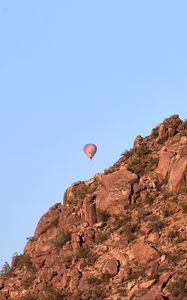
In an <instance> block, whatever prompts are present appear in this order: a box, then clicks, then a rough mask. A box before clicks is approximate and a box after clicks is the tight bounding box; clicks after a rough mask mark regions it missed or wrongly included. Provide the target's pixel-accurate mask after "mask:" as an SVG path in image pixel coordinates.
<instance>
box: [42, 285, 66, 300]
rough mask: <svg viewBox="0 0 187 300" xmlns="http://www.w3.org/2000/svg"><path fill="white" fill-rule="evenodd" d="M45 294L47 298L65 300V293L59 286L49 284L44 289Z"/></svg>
mask: <svg viewBox="0 0 187 300" xmlns="http://www.w3.org/2000/svg"><path fill="white" fill-rule="evenodd" d="M44 294H45V295H46V296H47V300H63V299H64V295H63V292H61V291H60V290H59V289H58V288H54V287H52V286H48V287H46V288H45V290H44Z"/></svg>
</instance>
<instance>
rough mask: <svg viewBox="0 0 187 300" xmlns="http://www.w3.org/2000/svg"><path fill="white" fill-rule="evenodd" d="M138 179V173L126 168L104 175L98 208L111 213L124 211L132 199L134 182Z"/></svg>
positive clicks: (98, 191)
mask: <svg viewBox="0 0 187 300" xmlns="http://www.w3.org/2000/svg"><path fill="white" fill-rule="evenodd" d="M137 181H138V177H137V175H136V174H133V173H131V172H129V171H128V170H127V169H125V168H123V169H120V170H119V171H116V172H113V173H109V174H107V175H105V176H103V180H102V184H101V186H100V187H99V189H98V190H97V195H96V209H97V210H98V211H107V212H108V213H111V214H120V213H123V212H124V209H125V207H126V206H127V205H128V204H129V201H130V196H131V193H132V184H133V183H135V182H137Z"/></svg>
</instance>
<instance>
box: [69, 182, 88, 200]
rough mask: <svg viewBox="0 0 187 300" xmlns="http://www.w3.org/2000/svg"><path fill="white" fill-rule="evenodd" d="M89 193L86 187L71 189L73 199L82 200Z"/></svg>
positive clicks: (80, 186) (79, 186)
mask: <svg viewBox="0 0 187 300" xmlns="http://www.w3.org/2000/svg"><path fill="white" fill-rule="evenodd" d="M89 192H90V187H89V186H86V185H78V186H75V187H74V189H73V194H74V197H75V198H78V199H81V200H82V199H84V198H85V196H86V195H87V194H88V193H89Z"/></svg>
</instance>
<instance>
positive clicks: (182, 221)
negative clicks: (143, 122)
mask: <svg viewBox="0 0 187 300" xmlns="http://www.w3.org/2000/svg"><path fill="white" fill-rule="evenodd" d="M186 249H187V121H182V120H181V119H180V118H179V116H178V115H173V116H171V117H170V118H167V119H165V120H164V122H163V123H161V124H159V125H158V126H157V127H156V128H154V129H153V130H152V131H151V134H150V135H149V136H147V137H145V138H142V137H141V136H137V138H136V139H135V141H134V144H133V148H132V149H131V150H129V151H125V152H124V153H123V154H122V155H121V157H120V159H119V160H118V161H117V162H116V163H115V164H114V165H113V166H112V167H110V168H108V169H106V170H105V171H104V173H102V174H99V173H98V174H96V175H95V177H94V178H92V179H90V180H88V181H84V182H81V181H79V182H76V183H74V184H72V185H71V186H70V187H69V188H68V189H67V191H66V192H65V195H64V202H63V204H62V203H57V204H55V205H54V206H52V207H51V208H50V209H49V211H48V212H47V213H46V214H44V215H43V216H42V218H41V219H40V221H39V223H38V225H37V227H36V230H35V233H34V236H33V237H30V238H28V242H27V244H26V245H25V249H24V252H23V254H20V255H15V256H14V257H13V259H12V265H11V266H9V265H8V264H7V263H5V265H4V267H3V269H2V270H1V277H0V300H5V299H16V300H17V299H19V300H58V299H59V300H60V299H70V300H73V299H74V300H94V299H98V300H99V299H108V300H118V299H122V300H123V299H131V300H132V299H138V300H144V299H145V300H146V299H148V300H163V299H165V300H172V299H180V300H182V299H187V253H186Z"/></svg>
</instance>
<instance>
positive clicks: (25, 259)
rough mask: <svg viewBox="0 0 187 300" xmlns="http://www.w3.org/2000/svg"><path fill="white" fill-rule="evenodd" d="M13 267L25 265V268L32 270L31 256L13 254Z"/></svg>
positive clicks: (19, 267)
mask: <svg viewBox="0 0 187 300" xmlns="http://www.w3.org/2000/svg"><path fill="white" fill-rule="evenodd" d="M14 266H15V268H18V269H22V268H23V267H26V268H27V270H30V271H31V270H33V265H32V261H31V258H30V256H29V255H28V254H20V255H15V263H14Z"/></svg>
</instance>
